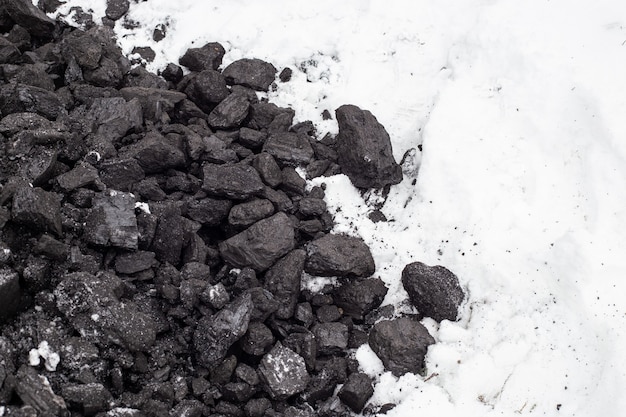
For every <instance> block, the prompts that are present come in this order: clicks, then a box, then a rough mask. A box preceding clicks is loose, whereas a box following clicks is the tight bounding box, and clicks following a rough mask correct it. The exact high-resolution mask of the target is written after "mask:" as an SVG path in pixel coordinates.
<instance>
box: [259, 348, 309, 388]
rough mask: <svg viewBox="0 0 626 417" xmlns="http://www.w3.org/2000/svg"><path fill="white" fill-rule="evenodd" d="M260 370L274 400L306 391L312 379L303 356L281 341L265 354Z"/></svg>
mask: <svg viewBox="0 0 626 417" xmlns="http://www.w3.org/2000/svg"><path fill="white" fill-rule="evenodd" d="M258 372H259V376H260V378H261V381H262V382H263V388H264V389H265V391H266V392H267V393H268V394H269V395H270V397H272V399H274V400H286V399H287V398H289V397H291V396H292V395H295V394H297V393H299V392H302V391H304V389H305V388H306V386H307V384H308V383H309V379H310V376H309V374H308V372H307V370H306V365H305V363H304V359H303V358H302V356H300V355H298V354H297V353H295V352H294V351H292V350H291V349H288V348H286V347H284V346H283V345H281V344H280V343H276V345H274V347H273V348H272V350H271V351H269V352H268V353H267V354H265V356H263V359H262V360H261V363H260V364H259V370H258Z"/></svg>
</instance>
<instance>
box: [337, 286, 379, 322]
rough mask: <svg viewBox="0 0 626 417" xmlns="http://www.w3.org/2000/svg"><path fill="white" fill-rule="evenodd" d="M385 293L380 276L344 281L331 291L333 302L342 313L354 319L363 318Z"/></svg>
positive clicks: (375, 306) (376, 305)
mask: <svg viewBox="0 0 626 417" xmlns="http://www.w3.org/2000/svg"><path fill="white" fill-rule="evenodd" d="M385 295H387V287H386V286H385V283H384V282H383V281H382V280H381V279H380V278H370V279H365V280H358V281H357V280H352V281H348V282H344V283H343V284H342V285H341V286H340V287H338V288H337V289H335V291H334V292H333V298H334V300H335V303H336V304H337V305H338V306H339V307H341V308H342V309H343V312H344V314H347V315H349V316H351V317H352V318H354V319H356V320H363V319H364V318H365V316H366V315H367V314H368V313H370V312H371V311H372V310H374V309H375V308H378V307H379V306H380V304H381V303H382V302H383V299H384V298H385Z"/></svg>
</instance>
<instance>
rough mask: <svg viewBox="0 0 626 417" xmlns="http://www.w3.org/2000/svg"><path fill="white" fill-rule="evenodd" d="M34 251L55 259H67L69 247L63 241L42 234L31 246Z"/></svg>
mask: <svg viewBox="0 0 626 417" xmlns="http://www.w3.org/2000/svg"><path fill="white" fill-rule="evenodd" d="M33 250H34V252H35V253H37V254H40V255H43V256H45V257H47V258H49V259H53V260H56V261H64V260H66V259H67V257H68V255H69V253H70V248H69V246H68V245H66V244H65V243H63V242H59V241H58V240H56V239H55V238H53V237H52V236H50V235H47V234H43V235H41V237H40V238H39V240H38V241H37V244H36V245H35V247H34V248H33Z"/></svg>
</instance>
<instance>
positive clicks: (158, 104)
mask: <svg viewBox="0 0 626 417" xmlns="http://www.w3.org/2000/svg"><path fill="white" fill-rule="evenodd" d="M120 93H121V94H122V97H124V98H125V99H126V100H127V101H128V102H129V103H131V102H132V101H133V99H137V100H138V101H139V104H140V105H141V108H142V110H143V116H144V118H146V119H148V120H152V121H162V120H169V116H167V114H166V113H168V112H170V111H171V110H173V109H174V108H175V107H176V105H177V104H178V103H180V102H181V101H183V100H184V99H185V98H187V97H186V95H185V94H184V93H181V92H178V91H169V90H165V89H163V88H150V87H141V86H137V87H125V88H122V89H121V90H120Z"/></svg>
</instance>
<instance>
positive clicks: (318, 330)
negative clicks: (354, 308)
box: [313, 322, 350, 355]
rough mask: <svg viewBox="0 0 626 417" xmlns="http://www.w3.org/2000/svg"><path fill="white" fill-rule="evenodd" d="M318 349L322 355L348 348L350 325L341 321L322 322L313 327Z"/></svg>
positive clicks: (334, 353) (336, 352)
mask: <svg viewBox="0 0 626 417" xmlns="http://www.w3.org/2000/svg"><path fill="white" fill-rule="evenodd" d="M313 334H314V335H315V340H316V341H317V350H318V352H319V353H321V354H322V355H336V354H339V353H341V352H344V351H345V350H346V349H347V348H348V338H349V337H350V332H349V329H348V326H346V325H345V324H343V323H339V322H331V323H320V324H316V325H315V326H314V327H313Z"/></svg>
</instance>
